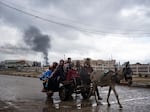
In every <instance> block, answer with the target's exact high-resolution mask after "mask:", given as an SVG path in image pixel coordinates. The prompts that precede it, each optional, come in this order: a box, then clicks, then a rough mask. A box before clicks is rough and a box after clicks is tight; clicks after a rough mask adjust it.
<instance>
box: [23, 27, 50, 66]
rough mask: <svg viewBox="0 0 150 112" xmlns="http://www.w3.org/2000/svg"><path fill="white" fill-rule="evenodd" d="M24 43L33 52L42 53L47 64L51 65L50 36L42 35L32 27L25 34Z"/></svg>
mask: <svg viewBox="0 0 150 112" xmlns="http://www.w3.org/2000/svg"><path fill="white" fill-rule="evenodd" d="M24 41H25V43H26V44H27V45H28V46H30V48H31V49H32V50H33V51H36V52H42V53H43V55H44V60H45V64H46V65H48V64H49V63H48V49H49V48H50V37H49V36H48V35H45V34H42V33H41V31H40V30H39V29H38V28H36V27H34V26H30V27H29V28H28V29H27V30H25V32H24Z"/></svg>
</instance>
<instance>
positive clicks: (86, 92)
mask: <svg viewBox="0 0 150 112" xmlns="http://www.w3.org/2000/svg"><path fill="white" fill-rule="evenodd" d="M81 95H82V97H83V99H87V98H89V97H90V96H91V92H90V89H83V90H81Z"/></svg>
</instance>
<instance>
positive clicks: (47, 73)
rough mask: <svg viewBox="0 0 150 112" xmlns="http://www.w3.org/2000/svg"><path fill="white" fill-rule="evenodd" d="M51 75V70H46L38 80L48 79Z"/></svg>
mask: <svg viewBox="0 0 150 112" xmlns="http://www.w3.org/2000/svg"><path fill="white" fill-rule="evenodd" d="M51 74H52V71H51V70H48V71H46V72H44V73H43V74H42V75H41V76H40V80H46V79H48V78H49V76H50V75H51Z"/></svg>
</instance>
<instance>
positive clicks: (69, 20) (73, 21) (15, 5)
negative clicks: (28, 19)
mask: <svg viewBox="0 0 150 112" xmlns="http://www.w3.org/2000/svg"><path fill="white" fill-rule="evenodd" d="M2 1H5V2H7V4H8V3H9V4H11V5H13V6H14V7H20V8H24V9H27V10H30V11H34V12H36V13H39V14H40V16H41V14H46V13H43V12H41V11H38V10H34V9H31V8H26V7H24V6H20V5H17V4H14V3H12V2H10V1H7V0H2ZM46 15H47V16H48V17H51V18H55V19H61V20H65V21H67V22H72V23H73V24H74V23H75V24H78V25H82V26H86V27H88V28H90V29H92V30H96V31H100V30H97V29H95V28H94V25H91V24H85V23H83V22H82V23H81V22H80V21H77V20H73V19H69V18H64V17H58V16H54V15H51V14H46ZM73 24H72V25H73ZM105 26H106V25H105ZM105 26H103V25H102V27H103V28H109V29H110V28H111V29H113V30H114V29H115V30H116V31H117V30H118V31H120V27H119V26H116V25H115V27H114V26H110V25H109V26H108V25H107V26H106V27H105ZM135 27H136V28H138V30H137V29H129V28H128V29H127V30H126V31H134V32H136V33H137V32H139V33H138V34H147V33H145V32H143V31H144V30H139V29H140V28H141V25H140V26H135ZM93 28H94V29H93ZM90 29H89V30H90ZM101 32H105V31H102V30H101ZM108 33H114V32H108ZM116 34H120V33H117V32H116ZM121 34H124V33H121ZM125 34H129V33H125ZM131 34H133V32H132V33H131ZM148 34H149V33H148Z"/></svg>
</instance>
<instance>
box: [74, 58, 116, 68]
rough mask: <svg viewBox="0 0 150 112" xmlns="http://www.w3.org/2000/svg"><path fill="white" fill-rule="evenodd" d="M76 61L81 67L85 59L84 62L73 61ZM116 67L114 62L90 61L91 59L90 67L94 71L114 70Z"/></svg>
mask: <svg viewBox="0 0 150 112" xmlns="http://www.w3.org/2000/svg"><path fill="white" fill-rule="evenodd" d="M76 61H80V64H81V65H82V66H83V65H84V62H85V59H84V60H73V62H74V63H76ZM115 65H116V60H92V59H91V66H92V67H93V69H94V70H106V69H109V70H114V69H115Z"/></svg>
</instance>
